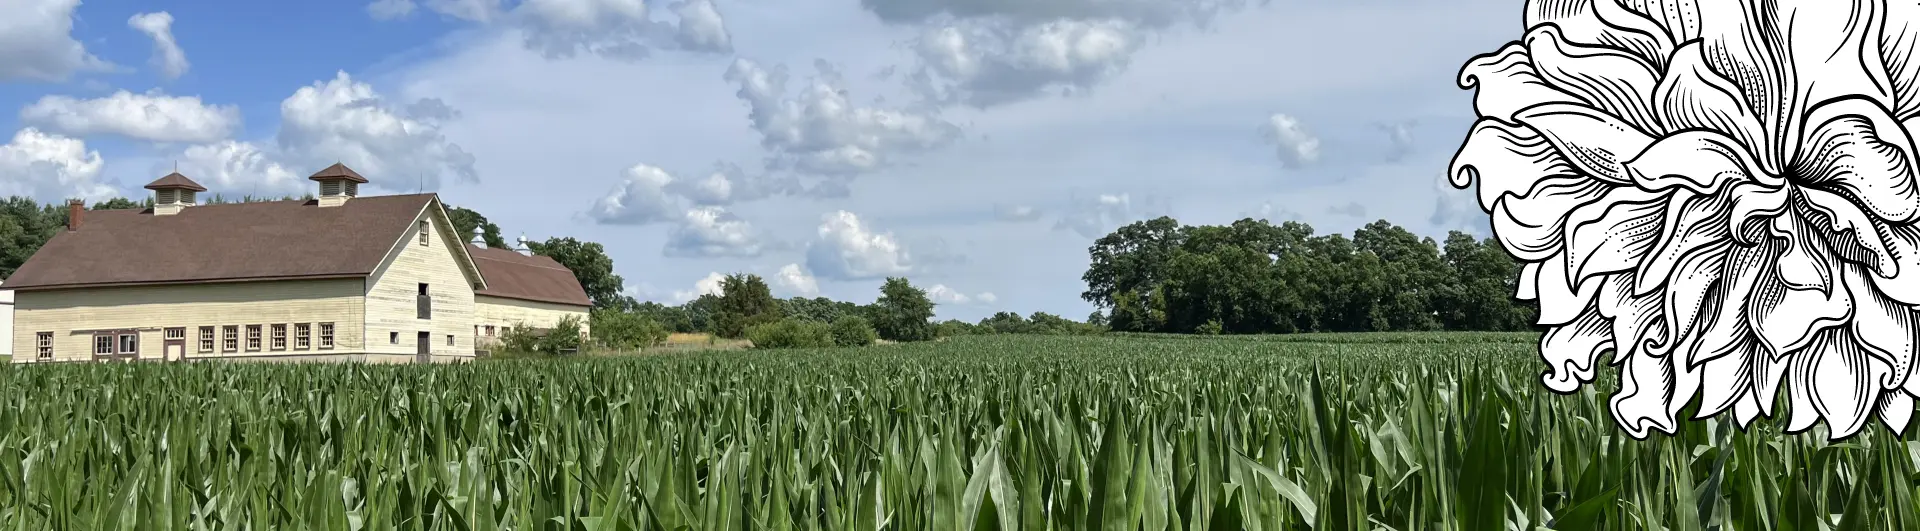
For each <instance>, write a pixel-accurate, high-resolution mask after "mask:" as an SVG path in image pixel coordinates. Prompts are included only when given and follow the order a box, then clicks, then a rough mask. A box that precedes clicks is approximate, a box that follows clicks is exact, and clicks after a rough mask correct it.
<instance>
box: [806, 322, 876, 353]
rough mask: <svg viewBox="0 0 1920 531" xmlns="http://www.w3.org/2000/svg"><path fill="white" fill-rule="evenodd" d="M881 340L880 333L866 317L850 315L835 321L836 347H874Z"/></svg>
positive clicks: (834, 341) (834, 336) (834, 339)
mask: <svg viewBox="0 0 1920 531" xmlns="http://www.w3.org/2000/svg"><path fill="white" fill-rule="evenodd" d="M816 322H817V321H816ZM879 338H880V333H879V332H877V331H875V330H874V329H873V323H872V322H869V321H867V318H865V317H861V316H858V315H851V314H849V315H842V316H840V318H838V319H834V320H833V344H834V345H836V346H842V347H864V346H867V345H872V344H873V342H874V340H877V339H879Z"/></svg>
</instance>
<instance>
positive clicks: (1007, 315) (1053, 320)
mask: <svg viewBox="0 0 1920 531" xmlns="http://www.w3.org/2000/svg"><path fill="white" fill-rule="evenodd" d="M975 330H976V331H977V332H978V333H983V334H1043V335H1086V334H1098V333H1101V332H1105V331H1106V327H1103V326H1098V325H1092V324H1088V323H1077V322H1074V321H1073V320H1071V319H1067V318H1065V317H1060V316H1058V315H1054V314H1050V313H1046V312H1033V317H1032V318H1027V317H1021V316H1020V314H1017V313H1013V312H997V313H994V314H993V315H992V316H989V317H987V318H985V319H981V320H980V326H978V327H975Z"/></svg>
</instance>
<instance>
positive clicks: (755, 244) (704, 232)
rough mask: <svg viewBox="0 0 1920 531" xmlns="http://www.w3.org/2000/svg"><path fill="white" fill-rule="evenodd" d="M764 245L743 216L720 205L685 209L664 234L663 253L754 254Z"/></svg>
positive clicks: (729, 255)
mask: <svg viewBox="0 0 1920 531" xmlns="http://www.w3.org/2000/svg"><path fill="white" fill-rule="evenodd" d="M765 249H766V244H765V243H763V242H762V237H761V235H760V233H759V232H758V231H756V230H754V228H753V226H752V225H749V224H748V223H747V221H746V220H744V219H740V217H739V216H735V215H733V213H731V212H727V211H726V209H723V208H720V207H711V206H709V207H697V208H694V209H692V210H688V211H686V214H685V216H684V217H683V218H682V220H681V222H680V224H679V225H676V226H674V228H673V231H672V232H671V233H670V234H669V235H668V236H667V246H666V249H665V250H664V254H665V255H666V256H675V257H709V258H712V257H734V258H753V257H757V256H760V253H761V252H763V251H764V250H765Z"/></svg>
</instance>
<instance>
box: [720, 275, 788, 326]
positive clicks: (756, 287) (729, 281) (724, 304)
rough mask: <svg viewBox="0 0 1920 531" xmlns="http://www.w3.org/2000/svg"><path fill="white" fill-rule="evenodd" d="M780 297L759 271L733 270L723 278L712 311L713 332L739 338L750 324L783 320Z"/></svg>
mask: <svg viewBox="0 0 1920 531" xmlns="http://www.w3.org/2000/svg"><path fill="white" fill-rule="evenodd" d="M780 317H781V315H780V301H779V300H778V299H775V298H773V290H772V289H770V288H768V287H767V281H766V280H763V279H761V278H760V275H753V274H733V275H727V277H726V278H724V279H721V280H720V301H719V306H718V307H717V308H715V311H714V314H713V335H716V336H719V337H724V338H728V339H735V338H739V337H741V336H742V335H745V334H746V331H747V329H748V328H751V327H753V326H754V325H759V324H763V323H771V322H774V321H778V320H780Z"/></svg>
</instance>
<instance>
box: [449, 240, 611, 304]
mask: <svg viewBox="0 0 1920 531" xmlns="http://www.w3.org/2000/svg"><path fill="white" fill-rule="evenodd" d="M467 254H469V255H471V256H473V265H474V266H475V267H478V268H479V269H480V278H484V279H486V280H487V288H486V289H482V290H476V291H474V292H473V294H474V295H480V296H487V297H500V298H503V299H519V300H526V301H534V302H550V303H554V304H566V305H572V306H593V299H592V298H590V297H588V296H587V290H586V289H585V288H582V287H580V279H578V278H575V277H574V276H573V272H572V271H569V270H568V269H567V268H566V266H563V265H560V262H556V261H554V260H553V259H552V258H548V257H545V256H540V255H533V256H527V255H523V254H520V253H516V252H513V251H509V250H506V249H492V248H487V247H481V246H478V245H471V244H469V245H467Z"/></svg>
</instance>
